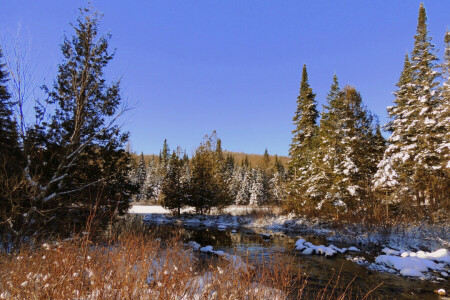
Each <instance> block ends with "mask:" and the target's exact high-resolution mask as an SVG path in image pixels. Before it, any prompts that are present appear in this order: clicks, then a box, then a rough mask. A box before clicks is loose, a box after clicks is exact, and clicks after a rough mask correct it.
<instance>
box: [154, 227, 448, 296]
mask: <svg viewBox="0 0 450 300" xmlns="http://www.w3.org/2000/svg"><path fill="white" fill-rule="evenodd" d="M146 225H147V227H146V228H148V230H150V231H152V233H153V234H154V235H155V236H156V237H159V238H161V239H162V240H164V239H168V238H170V237H171V236H174V235H179V236H181V238H182V240H183V241H184V242H189V241H195V242H197V243H199V244H200V245H201V246H202V247H203V246H207V245H211V246H213V247H214V250H216V251H217V250H222V251H224V252H227V253H230V254H238V255H241V256H243V257H247V258H248V261H249V262H250V263H254V264H257V263H258V261H261V258H262V257H264V259H265V261H267V260H274V257H276V255H277V254H282V255H288V256H289V257H291V258H293V259H292V261H293V263H295V264H297V265H298V268H301V269H302V271H304V274H305V275H306V276H307V278H308V286H309V288H312V289H313V290H315V291H319V290H320V289H323V288H324V287H325V286H326V285H327V284H328V282H329V280H330V278H332V277H333V278H337V276H338V275H339V282H340V284H339V286H340V287H344V288H345V287H346V286H347V285H348V284H349V283H350V282H352V281H353V282H352V283H351V285H350V289H351V290H352V294H355V295H365V294H366V293H367V292H369V291H371V290H372V289H373V288H374V287H376V286H377V285H379V284H380V283H382V285H381V286H380V287H378V288H377V289H376V290H375V291H373V292H371V293H370V297H369V298H374V299H440V298H439V296H438V295H436V294H435V293H434V292H433V291H434V290H437V289H441V288H444V289H445V290H447V291H449V290H450V284H449V282H448V280H446V281H444V282H430V281H426V280H420V279H410V278H405V277H402V276H399V275H395V274H389V273H382V272H378V271H371V270H369V269H367V267H365V266H360V265H357V264H356V263H354V262H352V261H349V260H347V259H346V256H348V255H349V254H338V255H337V256H336V257H333V258H326V257H324V256H319V255H302V254H299V253H298V251H295V250H294V248H295V242H296V241H297V239H299V238H304V239H306V240H307V241H309V242H311V243H313V244H315V245H328V244H329V242H327V241H326V239H325V237H323V236H317V235H313V234H305V235H302V234H301V233H296V234H294V233H286V232H269V231H265V230H263V229H260V228H235V230H233V229H232V228H229V229H225V230H219V229H217V227H207V226H199V225H194V224H192V225H187V224H184V225H174V224H152V223H150V224H148V223H146ZM263 233H270V234H271V237H270V239H267V238H263V236H262V235H261V234H263ZM334 244H335V245H336V246H338V247H349V246H353V245H347V244H343V243H334ZM350 255H351V256H362V257H365V258H366V259H367V260H368V261H373V255H372V254H370V253H367V252H364V251H362V252H360V253H351V254H350ZM273 263H274V264H275V263H276V261H274V262H273Z"/></svg>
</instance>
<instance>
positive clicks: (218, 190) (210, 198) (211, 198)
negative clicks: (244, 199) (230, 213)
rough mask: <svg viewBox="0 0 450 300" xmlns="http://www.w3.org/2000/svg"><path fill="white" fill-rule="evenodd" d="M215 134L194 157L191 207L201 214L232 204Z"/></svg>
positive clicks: (201, 146) (198, 149) (219, 145)
mask: <svg viewBox="0 0 450 300" xmlns="http://www.w3.org/2000/svg"><path fill="white" fill-rule="evenodd" d="M217 141H220V140H219V139H217V137H216V135H215V132H214V133H213V135H212V136H206V137H205V141H204V142H203V143H202V144H200V146H199V147H198V148H197V150H196V151H195V154H194V156H193V157H192V172H191V193H190V195H191V199H190V200H189V205H190V206H193V207H195V209H196V211H197V212H199V213H204V212H207V211H209V210H210V209H211V208H213V207H219V208H220V207H224V206H227V205H229V204H231V203H232V201H233V199H232V198H231V196H230V193H229V189H228V185H227V176H226V173H225V172H224V165H223V163H222V162H221V159H220V157H221V150H220V147H221V144H220V142H219V143H217Z"/></svg>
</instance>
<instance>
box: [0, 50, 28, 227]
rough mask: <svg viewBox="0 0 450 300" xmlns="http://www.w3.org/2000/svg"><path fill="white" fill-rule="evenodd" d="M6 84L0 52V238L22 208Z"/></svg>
mask: <svg viewBox="0 0 450 300" xmlns="http://www.w3.org/2000/svg"><path fill="white" fill-rule="evenodd" d="M7 81H8V75H7V72H6V70H5V65H4V64H3V53H2V50H1V48H0V149H1V153H0V234H1V233H2V229H3V226H5V227H8V228H10V229H13V228H11V227H13V225H14V223H17V222H19V220H20V222H21V219H23V218H22V215H21V214H20V211H21V210H22V209H23V205H26V204H25V203H22V199H21V197H22V195H21V192H20V189H19V186H20V185H21V184H22V167H23V166H22V152H21V149H20V145H19V140H18V132H17V124H16V122H15V120H14V117H13V101H12V100H11V96H10V94H9V92H8V88H7V86H6V84H7ZM27 206H29V205H27Z"/></svg>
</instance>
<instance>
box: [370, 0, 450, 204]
mask: <svg viewBox="0 0 450 300" xmlns="http://www.w3.org/2000/svg"><path fill="white" fill-rule="evenodd" d="M426 21H427V18H426V13H425V8H424V7H423V4H421V5H420V8H419V18H418V24H417V30H416V35H415V36H414V49H413V51H412V53H411V63H409V62H408V61H407V60H406V59H405V65H404V69H403V72H402V75H401V77H400V81H399V83H398V85H397V86H398V87H399V89H398V91H397V92H396V99H395V106H394V107H392V108H389V109H388V112H389V115H390V116H391V118H393V121H392V122H391V123H390V124H389V125H388V127H389V129H390V130H391V132H392V135H391V136H390V137H389V139H388V142H389V146H388V148H387V149H386V152H385V154H384V157H383V160H382V161H381V163H380V165H379V168H378V172H377V174H376V177H375V187H376V188H377V189H387V190H392V189H393V188H395V192H393V193H392V199H405V200H406V201H410V199H416V203H417V207H418V208H420V206H421V204H422V203H423V202H424V201H426V200H428V201H430V200H431V201H432V202H436V199H437V198H439V196H438V194H439V193H436V189H435V186H436V182H439V181H441V180H442V178H441V177H442V170H441V166H442V164H441V162H442V158H441V154H440V153H439V152H438V151H436V150H437V149H438V148H439V144H440V142H441V137H442V135H441V136H440V135H439V132H442V128H441V130H439V129H438V128H437V126H439V113H438V110H437V109H438V108H439V107H442V105H441V104H442V103H443V102H442V98H441V97H440V93H439V89H438V85H439V83H438V81H437V79H438V77H439V75H440V74H439V72H438V71H437V69H436V61H437V57H436V54H435V50H434V45H433V44H432V43H431V38H430V37H428V30H427V24H426ZM439 178H441V179H439Z"/></svg>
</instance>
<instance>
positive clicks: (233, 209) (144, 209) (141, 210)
mask: <svg viewBox="0 0 450 300" xmlns="http://www.w3.org/2000/svg"><path fill="white" fill-rule="evenodd" d="M270 209H271V208H270V207H264V206H263V207H255V206H244V205H230V206H227V207H226V208H224V209H222V210H221V211H218V210H216V209H213V210H212V211H211V214H213V215H217V214H228V215H233V216H241V215H248V214H251V213H253V212H255V211H269V210H270ZM181 212H182V213H194V212H195V210H194V208H192V207H187V208H183V209H182V210H181ZM128 213H131V214H144V215H145V214H170V213H171V211H170V210H167V209H165V208H164V207H162V206H160V205H133V206H132V207H131V208H130V210H129V211H128Z"/></svg>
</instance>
